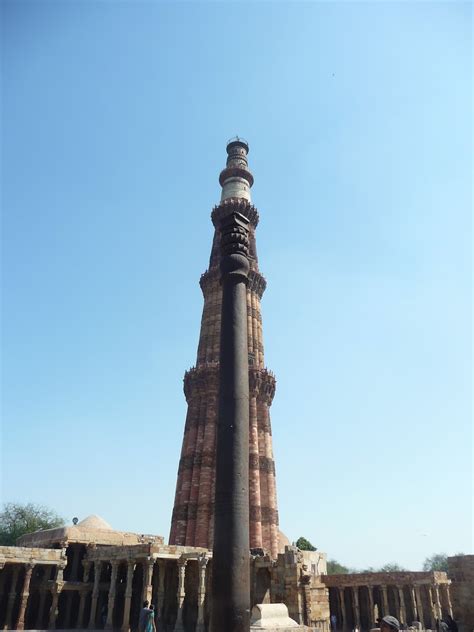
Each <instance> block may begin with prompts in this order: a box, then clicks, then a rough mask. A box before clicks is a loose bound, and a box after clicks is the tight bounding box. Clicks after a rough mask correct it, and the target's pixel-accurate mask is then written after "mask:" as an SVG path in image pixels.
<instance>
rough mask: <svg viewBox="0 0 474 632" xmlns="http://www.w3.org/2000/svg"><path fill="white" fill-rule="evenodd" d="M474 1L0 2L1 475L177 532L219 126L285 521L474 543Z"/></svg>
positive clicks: (291, 525)
mask: <svg viewBox="0 0 474 632" xmlns="http://www.w3.org/2000/svg"><path fill="white" fill-rule="evenodd" d="M471 45H472V16H471V6H470V4H469V3H461V2H445V3H431V2H418V3H415V2H413V3H412V2H401V3H385V2H380V3H375V2H372V3H352V2H350V3H349V2H346V3H339V2H334V3H329V2H327V3H297V2H287V3H271V2H253V3H252V2H236V3H224V2H222V3H204V2H203V3H200V2H194V3H180V2H179V3H161V2H133V3H132V2H105V1H104V2H61V3H60V2H57V3H47V2H41V1H37V2H22V1H18V2H3V3H2V47H3V50H2V64H3V67H2V77H3V103H2V106H3V108H2V130H3V141H2V147H3V155H2V159H3V165H2V185H3V186H2V189H3V198H2V206H3V281H2V288H3V297H2V298H3V307H2V316H3V357H2V359H3V390H2V403H3V432H2V499H3V500H15V501H22V502H23V501H33V502H39V503H44V504H46V505H49V506H52V507H54V508H55V509H56V510H57V511H58V512H59V513H61V514H62V515H63V516H64V517H65V518H67V519H68V520H70V519H72V517H73V516H78V517H79V518H83V517H85V516H86V515H88V514H90V513H97V514H99V515H101V516H103V517H104V518H105V519H106V520H108V521H109V522H110V523H111V524H112V525H113V526H114V527H116V528H118V529H123V530H134V531H138V532H150V533H160V534H163V535H165V537H168V533H169V523H170V516H171V510H172V504H173V496H174V489H175V480H176V472H177V465H178V459H179V451H180V448H181V440H182V433H183V429H184V420H185V414H186V404H185V400H184V396H183V393H182V377H183V374H184V371H185V370H186V369H187V368H189V367H190V366H192V365H193V364H194V361H195V357H196V351H197V342H198V335H199V325H200V317H201V310H202V296H201V291H200V289H199V285H198V279H199V276H200V274H201V273H202V272H204V270H205V269H206V265H207V262H208V256H209V253H210V246H211V239H212V225H211V222H210V217H209V215H210V212H211V209H212V207H213V205H214V204H216V203H217V202H218V200H219V194H220V188H219V184H218V174H219V171H220V170H221V169H222V168H223V166H224V164H225V144H226V141H227V139H228V138H229V137H231V136H233V135H235V134H239V135H241V136H244V137H245V138H247V140H248V141H249V144H250V154H249V161H250V165H251V169H252V171H253V173H254V176H255V185H254V187H253V201H254V203H255V205H256V206H257V207H258V209H259V212H260V217H261V222H260V225H259V228H258V235H257V240H258V241H257V245H258V252H259V258H260V267H261V270H262V273H263V274H264V275H265V277H266V278H267V281H268V288H267V291H266V293H265V295H264V298H263V301H262V313H263V319H264V336H265V351H266V363H267V365H268V367H269V368H270V369H271V370H273V371H274V372H275V373H276V376H277V381H278V383H277V394H276V396H275V399H274V403H273V406H272V423H273V437H274V451H275V458H276V466H277V483H278V497H279V509H280V522H281V528H282V530H283V531H284V532H285V533H286V534H287V535H288V537H289V538H290V539H291V540H296V539H297V538H298V537H299V536H300V535H304V536H306V537H307V538H309V539H310V540H311V541H312V542H313V543H314V544H315V545H316V546H318V548H319V549H321V550H324V551H327V552H328V555H329V556H330V557H333V558H336V559H338V560H339V561H340V562H343V563H345V564H347V565H349V566H353V567H367V566H377V565H381V564H383V563H385V562H389V561H396V562H398V563H400V564H402V565H404V566H406V567H408V568H411V569H413V570H416V569H418V568H420V566H421V564H422V562H423V560H424V559H425V557H427V556H429V555H431V554H433V553H437V552H441V551H445V552H447V553H450V554H454V553H456V552H460V551H461V552H465V553H467V552H469V551H471V550H472V539H473V516H472V496H473V487H472V485H473V478H472V455H473V444H472V427H471V425H472V411H471V276H470V274H471V273H470V269H471V265H470V264H471V212H470V211H471V202H472V198H471V195H472V192H471V173H472V163H471V151H472V121H471V113H472V95H471V80H472V75H471V73H472V62H471Z"/></svg>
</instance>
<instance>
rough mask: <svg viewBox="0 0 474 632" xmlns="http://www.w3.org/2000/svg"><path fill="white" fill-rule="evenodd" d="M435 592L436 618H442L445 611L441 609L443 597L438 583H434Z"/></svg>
mask: <svg viewBox="0 0 474 632" xmlns="http://www.w3.org/2000/svg"><path fill="white" fill-rule="evenodd" d="M433 593H434V609H435V612H436V619H440V620H441V619H442V617H443V612H442V609H441V599H440V596H439V586H438V584H433Z"/></svg>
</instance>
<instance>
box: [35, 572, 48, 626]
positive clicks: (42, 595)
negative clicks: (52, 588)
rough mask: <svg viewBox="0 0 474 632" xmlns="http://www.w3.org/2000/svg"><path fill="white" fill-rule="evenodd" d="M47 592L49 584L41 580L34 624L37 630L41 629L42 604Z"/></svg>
mask: <svg viewBox="0 0 474 632" xmlns="http://www.w3.org/2000/svg"><path fill="white" fill-rule="evenodd" d="M48 593H49V586H48V584H47V582H46V581H45V582H43V585H42V587H41V591H40V598H39V604H38V614H37V615H36V624H35V625H36V629H37V630H42V629H43V616H44V604H45V602H46V595H47V594H48Z"/></svg>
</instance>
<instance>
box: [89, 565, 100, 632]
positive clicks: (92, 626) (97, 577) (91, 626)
mask: <svg viewBox="0 0 474 632" xmlns="http://www.w3.org/2000/svg"><path fill="white" fill-rule="evenodd" d="M101 571H102V562H94V587H93V589H92V601H91V614H90V617H89V629H90V630H94V629H95V620H96V618H97V599H98V598H99V583H100V575H101Z"/></svg>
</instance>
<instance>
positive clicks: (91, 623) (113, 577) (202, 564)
mask: <svg viewBox="0 0 474 632" xmlns="http://www.w3.org/2000/svg"><path fill="white" fill-rule="evenodd" d="M189 561H197V563H198V568H199V579H198V616H197V625H196V632H204V601H205V597H206V568H207V565H208V562H209V558H208V557H207V556H206V555H205V554H202V555H200V556H199V557H198V558H197V560H196V558H185V557H181V558H178V559H177V560H176V563H177V567H178V588H177V594H176V599H177V606H178V609H177V616H176V622H175V626H174V630H175V632H184V627H183V611H184V601H185V598H186V584H185V580H186V567H187V565H188V563H189ZM166 562H167V559H166V558H153V557H149V558H146V559H145V560H130V559H129V560H123V559H122V560H120V559H113V560H95V561H90V560H84V561H83V566H84V587H83V588H81V592H80V602H79V613H78V618H77V627H78V628H82V627H84V628H86V627H88V628H89V629H91V630H94V629H96V628H97V616H98V613H97V608H98V602H99V594H100V591H101V581H100V580H101V575H102V571H103V569H104V565H108V564H110V567H111V573H110V583H109V586H108V592H107V619H106V622H105V626H104V627H105V629H106V630H112V629H113V628H114V611H115V608H116V601H117V579H118V573H119V567H120V565H121V564H124V563H126V564H127V573H126V583H125V592H124V606H123V614H122V620H121V622H120V628H121V630H122V631H123V632H128V631H129V630H130V615H131V605H132V596H133V580H134V574H135V570H136V568H137V566H138V565H140V564H141V565H142V569H143V584H142V591H141V599H140V606H141V603H142V602H143V601H148V602H149V603H152V595H153V577H154V571H155V568H156V567H157V570H158V586H157V591H156V598H157V603H156V604H154V605H155V610H156V611H157V613H158V616H159V617H161V616H162V612H163V606H164V602H165V571H166ZM92 566H93V567H94V582H93V583H91V582H89V578H90V573H91V568H92ZM155 575H156V573H155ZM89 592H91V606H90V615H89V620H88V622H84V621H83V619H84V609H85V603H86V599H87V595H88V594H89ZM81 624H83V625H81Z"/></svg>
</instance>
